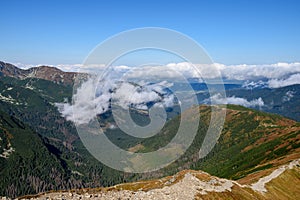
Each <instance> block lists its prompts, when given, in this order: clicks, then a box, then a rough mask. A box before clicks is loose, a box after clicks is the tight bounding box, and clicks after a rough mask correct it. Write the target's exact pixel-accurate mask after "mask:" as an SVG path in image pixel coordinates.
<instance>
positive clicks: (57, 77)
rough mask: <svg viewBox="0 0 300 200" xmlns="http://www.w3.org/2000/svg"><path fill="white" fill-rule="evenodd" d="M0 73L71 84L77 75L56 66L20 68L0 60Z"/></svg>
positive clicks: (21, 77) (19, 77)
mask: <svg viewBox="0 0 300 200" xmlns="http://www.w3.org/2000/svg"><path fill="white" fill-rule="evenodd" d="M0 74H2V75H3V76H9V77H13V78H17V79H27V78H38V79H44V80H48V81H52V82H54V83H58V84H65V85H72V84H73V83H74V79H75V78H76V76H77V75H78V73H76V72H64V71H62V70H60V69H58V68H56V67H49V66H39V67H32V68H29V69H20V68H18V67H16V66H14V65H12V64H9V63H5V62H2V61H0Z"/></svg>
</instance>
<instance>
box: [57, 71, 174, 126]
mask: <svg viewBox="0 0 300 200" xmlns="http://www.w3.org/2000/svg"><path fill="white" fill-rule="evenodd" d="M168 85H169V84H168V83H167V82H161V83H156V84H149V83H148V84H146V83H144V85H143V86H140V85H136V84H132V83H129V82H119V81H118V80H114V79H110V78H106V79H104V80H102V81H100V82H99V81H97V78H95V77H94V78H90V79H89V80H88V81H86V82H84V83H83V84H82V85H81V86H80V87H79V88H78V89H77V91H76V93H75V94H74V95H73V103H72V104H70V103H56V106H57V107H58V110H59V111H60V113H61V114H62V116H63V117H65V118H66V119H67V120H70V121H73V122H75V123H77V124H85V123H88V122H89V121H90V120H92V119H93V118H94V117H96V116H97V115H98V114H102V113H105V112H106V111H108V110H109V109H110V105H111V102H113V104H116V105H118V106H121V107H123V108H125V109H127V108H129V107H134V108H137V109H143V110H146V109H148V108H147V105H146V104H147V103H149V102H153V103H154V105H153V106H160V107H161V106H164V107H171V106H173V103H174V96H173V95H172V94H169V93H160V92H159V91H164V90H163V88H164V87H165V86H168ZM155 89H157V90H155Z"/></svg>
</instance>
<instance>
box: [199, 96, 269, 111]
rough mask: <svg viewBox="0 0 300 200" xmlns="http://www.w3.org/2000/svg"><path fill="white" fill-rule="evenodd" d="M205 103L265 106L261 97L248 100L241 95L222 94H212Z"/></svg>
mask: <svg viewBox="0 0 300 200" xmlns="http://www.w3.org/2000/svg"><path fill="white" fill-rule="evenodd" d="M204 103H206V104H235V105H241V106H245V107H248V108H250V107H262V106H264V101H263V100H262V98H261V97H259V98H258V99H253V100H251V101H248V100H247V99H244V98H240V97H235V96H232V97H226V98H224V97H222V96H221V95H220V94H215V95H212V96H211V97H210V98H208V99H205V100H204Z"/></svg>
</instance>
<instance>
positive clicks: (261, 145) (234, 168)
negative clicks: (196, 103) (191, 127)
mask: <svg viewBox="0 0 300 200" xmlns="http://www.w3.org/2000/svg"><path fill="white" fill-rule="evenodd" d="M200 110H201V122H200V125H199V127H200V128H199V130H198V134H197V135H196V137H195V140H194V142H193V144H192V145H191V147H190V148H189V149H188V150H187V152H186V153H185V154H184V155H183V156H182V157H181V158H180V159H178V160H177V161H175V162H174V163H172V164H171V165H169V166H168V167H167V168H166V169H164V170H161V173H162V174H172V173H176V172H177V171H178V169H179V170H180V169H188V168H193V169H201V170H203V171H206V172H208V173H210V174H212V175H216V176H219V177H224V178H230V179H239V178H242V177H244V176H246V175H247V174H249V173H253V172H255V171H258V170H262V169H267V168H270V167H272V166H274V165H276V163H268V164H264V163H266V162H269V161H272V160H278V159H282V158H284V157H286V156H288V155H292V154H293V155H295V156H294V158H298V157H300V154H299V147H300V134H299V133H300V124H299V123H297V122H295V121H293V120H289V119H286V118H284V117H281V116H279V115H274V114H268V113H264V112H260V111H256V110H252V109H248V108H244V107H241V106H234V105H228V108H227V115H226V122H225V125H224V129H223V131H222V134H221V136H220V138H219V140H218V143H217V144H216V145H215V147H214V148H213V150H212V151H211V152H210V153H209V154H208V155H207V156H206V157H205V158H204V159H200V160H198V151H199V149H200V147H201V145H202V141H203V138H204V136H205V134H206V130H207V125H208V124H209V121H210V107H208V106H201V107H200ZM191 118H192V116H191ZM179 120H180V117H177V118H174V119H173V120H171V121H169V122H168V123H167V124H166V126H165V127H164V129H163V130H162V131H161V133H159V134H158V135H156V136H155V137H152V138H150V139H146V140H144V141H142V142H141V143H140V144H139V148H138V151H139V152H147V151H153V150H156V149H158V148H160V147H163V146H164V145H166V144H167V143H168V142H169V141H170V140H171V139H172V137H173V136H174V134H175V133H176V130H177V128H176V127H178V124H179ZM288 161H289V160H286V162H288ZM281 164H284V163H281Z"/></svg>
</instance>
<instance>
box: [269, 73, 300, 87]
mask: <svg viewBox="0 0 300 200" xmlns="http://www.w3.org/2000/svg"><path fill="white" fill-rule="evenodd" d="M295 84H300V73H298V74H293V75H291V76H289V77H288V78H286V79H271V80H269V81H268V85H269V87H270V88H280V87H285V86H289V85H295Z"/></svg>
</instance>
